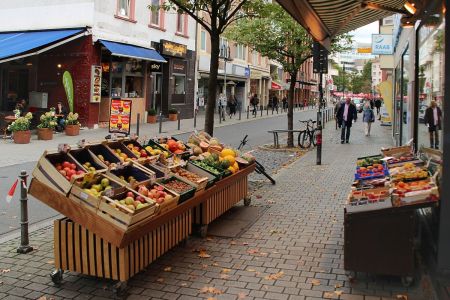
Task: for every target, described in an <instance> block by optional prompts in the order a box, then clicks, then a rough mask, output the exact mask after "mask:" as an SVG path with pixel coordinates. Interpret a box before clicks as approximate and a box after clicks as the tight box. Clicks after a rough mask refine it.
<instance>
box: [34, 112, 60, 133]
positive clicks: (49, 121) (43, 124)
mask: <svg viewBox="0 0 450 300" xmlns="http://www.w3.org/2000/svg"><path fill="white" fill-rule="evenodd" d="M39 121H40V123H39V125H38V126H37V128H50V129H54V128H55V127H56V125H57V123H56V117H55V109H54V108H53V107H52V108H51V109H50V111H48V112H46V113H43V114H42V115H41V117H40V118H39Z"/></svg>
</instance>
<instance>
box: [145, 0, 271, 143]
mask: <svg viewBox="0 0 450 300" xmlns="http://www.w3.org/2000/svg"><path fill="white" fill-rule="evenodd" d="M262 1H263V0H165V1H164V2H163V4H162V5H161V6H158V7H155V6H150V8H151V9H152V10H155V9H159V8H160V7H162V8H163V9H165V10H174V11H177V12H178V13H186V14H188V15H189V16H191V17H192V18H193V19H194V20H195V21H197V22H198V24H200V26H202V27H203V28H204V29H205V30H206V31H207V32H208V33H209V35H210V39H211V61H210V70H209V82H208V95H209V99H208V102H207V104H206V114H205V131H206V132H207V133H209V134H210V135H213V131H214V109H215V106H216V101H215V96H216V92H217V73H218V69H219V55H220V36H221V35H222V34H223V33H224V31H225V30H226V29H227V27H228V26H229V25H230V24H232V23H234V22H236V21H237V20H239V19H242V18H247V17H255V16H257V11H258V7H259V6H260V5H261V4H262Z"/></svg>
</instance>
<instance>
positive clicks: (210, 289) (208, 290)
mask: <svg viewBox="0 0 450 300" xmlns="http://www.w3.org/2000/svg"><path fill="white" fill-rule="evenodd" d="M200 293H202V294H215V295H221V294H223V291H221V290H219V289H217V288H215V287H213V286H205V287H203V288H201V289H200Z"/></svg>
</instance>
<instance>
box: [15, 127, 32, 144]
mask: <svg viewBox="0 0 450 300" xmlns="http://www.w3.org/2000/svg"><path fill="white" fill-rule="evenodd" d="M13 139H14V143H16V144H29V143H30V140H31V131H29V130H24V131H15V132H14V133H13Z"/></svg>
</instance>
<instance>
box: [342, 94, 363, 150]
mask: <svg viewBox="0 0 450 300" xmlns="http://www.w3.org/2000/svg"><path fill="white" fill-rule="evenodd" d="M337 118H338V120H339V127H340V128H342V130H341V144H343V143H344V142H345V143H347V144H348V143H349V139H350V128H351V127H352V123H353V121H355V122H356V120H357V119H358V113H357V112H356V107H355V104H353V103H351V102H350V98H349V97H347V98H346V99H345V103H342V104H341V106H340V107H339V110H338V113H337Z"/></svg>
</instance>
